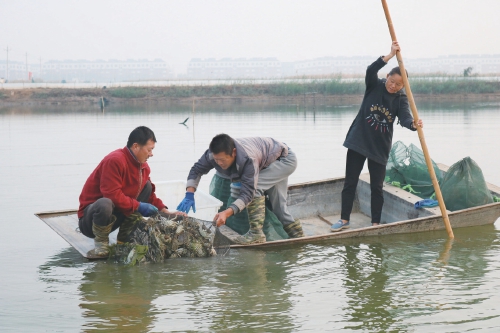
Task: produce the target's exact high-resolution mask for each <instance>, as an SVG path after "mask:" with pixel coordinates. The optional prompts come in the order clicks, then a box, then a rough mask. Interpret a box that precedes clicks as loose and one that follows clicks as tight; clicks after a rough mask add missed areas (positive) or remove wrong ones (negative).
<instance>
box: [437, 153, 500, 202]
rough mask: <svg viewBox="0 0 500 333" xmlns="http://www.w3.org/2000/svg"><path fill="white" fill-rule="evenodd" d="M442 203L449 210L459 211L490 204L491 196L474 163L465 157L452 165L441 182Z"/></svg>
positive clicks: (481, 174)
mask: <svg viewBox="0 0 500 333" xmlns="http://www.w3.org/2000/svg"><path fill="white" fill-rule="evenodd" d="M441 192H442V194H443V199H444V203H445V205H446V208H447V209H449V210H452V211H454V210H460V209H466V208H470V207H475V206H480V205H485V204H489V203H492V202H493V201H494V200H493V195H492V194H491V192H490V190H488V186H487V185H486V182H485V180H484V177H483V172H482V171H481V169H480V168H479V166H478V165H477V163H476V162H474V160H472V159H471V158H470V157H466V158H464V159H462V160H460V161H458V162H457V163H455V164H453V165H452V166H451V167H450V168H449V169H448V171H447V172H446V175H445V176H444V178H443V181H442V182H441Z"/></svg>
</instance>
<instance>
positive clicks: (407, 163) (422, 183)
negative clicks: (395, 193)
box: [385, 141, 443, 198]
mask: <svg viewBox="0 0 500 333" xmlns="http://www.w3.org/2000/svg"><path fill="white" fill-rule="evenodd" d="M432 166H433V168H434V172H435V173H436V179H437V180H438V182H439V183H441V180H442V177H443V176H442V172H441V170H440V169H439V168H438V166H437V165H436V163H434V161H432ZM385 180H386V182H389V183H390V184H392V185H395V186H399V187H401V188H403V189H404V190H407V191H408V192H411V193H413V194H415V195H417V196H419V197H421V198H430V197H431V196H432V195H433V193H434V186H433V185H432V181H431V177H430V175H429V171H428V169H427V164H426V163H425V157H424V153H423V152H422V150H420V149H419V148H418V147H417V146H415V145H414V144H410V146H408V147H407V146H405V144H404V143H402V142H401V141H398V142H396V143H395V144H394V145H393V147H392V149H391V152H390V153H389V160H388V161H387V167H386V179H385Z"/></svg>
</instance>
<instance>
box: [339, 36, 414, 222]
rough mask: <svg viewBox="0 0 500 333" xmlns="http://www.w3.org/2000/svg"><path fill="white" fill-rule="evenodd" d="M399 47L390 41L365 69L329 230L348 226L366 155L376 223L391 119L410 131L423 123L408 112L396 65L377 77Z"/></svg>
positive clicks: (390, 135) (406, 100)
mask: <svg viewBox="0 0 500 333" xmlns="http://www.w3.org/2000/svg"><path fill="white" fill-rule="evenodd" d="M399 50H400V47H399V44H398V42H397V41H394V42H392V45H391V52H390V53H389V54H388V55H386V56H381V57H380V58H378V59H377V60H375V62H374V63H372V64H371V65H370V66H368V68H367V69H366V76H365V84H366V90H365V95H364V97H363V102H362V103H361V107H360V109H359V112H358V115H357V116H356V118H355V119H354V121H353V122H352V124H351V127H350V128H349V131H348V132H347V136H346V139H345V141H344V147H346V148H347V159H346V172H345V182H344V188H343V190H342V211H341V215H340V220H338V221H337V222H335V223H334V224H333V225H332V227H331V230H332V231H340V230H342V229H346V228H349V219H350V215H351V211H352V206H353V202H354V195H355V193H356V186H357V184H358V180H359V175H360V173H361V170H362V169H363V165H364V164H365V160H366V159H368V170H369V172H370V187H371V219H372V225H378V224H380V218H381V215H382V206H383V204H384V197H383V192H382V187H383V184H384V179H385V168H386V165H387V160H388V158H389V152H390V150H391V146H392V134H393V126H394V121H395V120H396V118H398V123H400V124H401V126H404V127H406V128H408V129H410V130H412V131H416V130H417V128H416V126H420V127H423V122H422V119H419V120H418V121H417V122H415V121H414V119H413V117H412V115H411V112H410V109H409V104H408V98H407V97H406V94H405V92H404V89H403V78H402V77H401V71H400V69H399V67H395V68H393V69H392V70H391V71H390V72H389V74H387V78H385V79H379V78H378V74H377V73H378V71H379V70H380V69H381V68H382V67H384V66H385V65H386V64H387V62H388V61H389V60H390V59H391V58H392V57H394V56H395V55H396V52H397V51H399Z"/></svg>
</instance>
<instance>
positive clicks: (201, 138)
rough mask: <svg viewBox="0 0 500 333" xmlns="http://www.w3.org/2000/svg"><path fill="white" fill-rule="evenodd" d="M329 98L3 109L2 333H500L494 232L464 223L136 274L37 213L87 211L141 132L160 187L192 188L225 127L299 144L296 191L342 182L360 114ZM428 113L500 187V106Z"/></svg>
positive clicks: (443, 137) (456, 151)
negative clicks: (111, 159) (71, 240)
mask: <svg viewBox="0 0 500 333" xmlns="http://www.w3.org/2000/svg"><path fill="white" fill-rule="evenodd" d="M320 104H321V103H318V104H317V107H316V109H315V110H313V109H312V108H311V107H309V108H308V109H306V110H304V108H302V107H301V108H298V109H297V107H296V106H279V107H277V106H272V107H268V106H255V107H241V106H224V107H220V108H217V107H202V106H198V107H197V110H196V113H195V114H194V115H193V114H192V112H191V107H187V106H186V107H183V106H181V107H172V106H168V107H160V106H152V107H149V108H140V107H133V108H132V107H129V108H116V109H113V108H109V109H108V110H106V113H105V114H102V113H100V112H98V111H99V110H95V109H91V108H90V107H87V108H85V109H79V108H70V107H68V108H59V109H51V110H49V109H43V108H31V109H27V108H14V107H12V108H4V109H0V142H1V143H2V144H1V145H0V156H2V158H1V160H0V174H1V175H2V177H1V180H0V202H1V203H2V204H1V208H2V213H3V214H2V215H1V216H2V217H1V218H0V221H1V225H2V233H1V234H0V247H1V253H2V255H1V257H0V267H1V268H2V269H1V270H0V281H1V285H2V286H1V288H0V331H2V332H78V331H95V330H103V331H121V332H161V331H182V332H186V331H191V332H198V331H223V332H229V331H240V332H251V331H255V332H273V331H276V332H278V331H279V332H296V331H310V332H319V331H343V332H351V331H361V332H465V331H480V332H498V331H500V310H498V309H497V308H498V304H499V303H500V296H499V292H500V272H498V268H499V266H500V241H499V240H500V238H499V230H498V229H499V228H498V226H496V225H490V226H484V227H476V228H467V229H456V230H454V232H455V236H456V239H455V241H454V242H453V243H450V242H448V241H447V237H446V233H445V232H444V231H443V232H435V233H423V234H413V235H400V236H385V237H379V238H367V239H360V240H356V241H347V240H344V241H335V242H332V241H330V242H324V243H316V244H312V245H302V246H294V247H282V248H273V249H272V250H265V251H262V250H251V251H249V250H232V251H231V253H230V255H229V256H228V257H225V258H222V259H221V258H208V259H195V260H193V259H191V260H187V259H177V260H171V261H168V262H167V263H164V264H157V265H142V266H139V267H132V268H126V267H122V266H117V265H114V264H107V263H105V262H102V261H99V262H90V261H87V260H85V259H83V258H81V256H80V255H79V253H78V252H77V251H75V250H73V249H72V248H71V247H70V246H69V245H68V244H67V243H66V242H65V241H64V240H63V239H62V238H60V237H59V236H57V235H56V234H55V233H54V232H53V231H52V230H51V229H50V228H49V227H48V226H46V225H45V224H44V223H43V222H42V221H40V220H38V218H36V217H35V216H34V215H33V214H34V213H35V212H40V211H47V210H58V209H68V208H77V206H78V195H79V193H80V190H81V188H82V186H83V183H84V181H85V179H86V178H87V177H88V175H89V174H90V172H91V171H92V170H93V169H94V168H95V166H96V165H97V164H98V162H99V161H100V160H101V159H102V157H103V156H104V155H106V154H107V153H109V152H110V151H111V150H114V149H117V148H121V147H123V146H124V145H125V143H126V140H127V137H128V134H129V133H130V131H131V130H132V129H133V128H135V127H136V126H138V125H146V126H149V127H151V128H152V129H153V130H154V131H155V134H156V137H157V140H158V143H157V145H156V149H155V156H154V157H153V158H152V159H151V160H150V165H151V168H152V179H153V181H155V180H176V179H185V178H186V176H187V172H188V170H189V168H190V167H191V165H192V163H193V162H194V161H195V160H197V159H198V157H199V156H200V155H201V154H202V153H203V151H204V150H205V149H206V148H207V146H208V143H209V141H210V139H211V138H212V137H213V136H214V135H215V134H218V133H222V132H226V133H228V134H230V135H233V136H235V137H241V136H257V135H259V136H273V137H275V138H277V139H280V140H283V141H285V142H286V143H287V144H288V145H289V146H290V147H292V149H293V150H294V151H295V152H296V153H297V156H298V158H299V167H298V169H297V171H296V172H295V173H294V174H293V175H292V176H291V179H290V183H297V182H304V181H310V180H318V179H324V178H329V177H338V176H342V175H343V173H344V162H345V153H346V150H345V148H343V147H342V142H343V139H344V137H345V134H346V132H347V129H348V127H349V125H350V124H351V122H352V120H353V118H354V116H355V114H356V111H357V108H358V105H346V106H324V105H320ZM417 104H418V105H419V110H420V116H421V118H423V119H424V122H425V129H424V131H425V138H426V142H427V145H428V147H429V151H430V154H431V156H432V157H433V159H434V160H435V161H437V162H441V163H445V164H448V165H451V164H453V163H454V162H456V161H458V160H460V159H461V158H463V157H466V156H470V157H471V158H472V159H474V160H475V161H476V162H477V163H478V164H479V166H480V167H481V168H482V170H483V173H484V175H485V177H486V178H487V179H488V181H489V182H491V183H495V184H497V185H500V172H499V169H500V157H499V154H498V139H499V135H498V132H499V126H500V125H499V124H500V114H499V112H498V110H499V105H498V103H496V104H495V103H492V104H487V103H486V104H480V103H475V104H464V103H454V104H451V103H450V104H430V103H425V101H421V102H420V103H419V101H418V100H417ZM188 116H189V117H190V119H189V120H188V122H187V124H188V125H189V126H188V127H184V126H183V125H179V124H178V123H179V122H181V121H183V120H184V119H185V118H186V117H188ZM395 132H396V133H395V138H394V141H397V140H402V141H403V142H404V143H405V144H407V145H408V144H410V143H414V144H416V145H419V140H418V137H417V134H416V133H414V132H410V131H408V130H406V129H403V128H401V127H397V128H396V130H395ZM209 181H210V176H206V177H204V178H203V182H202V185H201V187H202V189H204V190H207V189H208V184H209ZM497 224H500V221H499V222H497ZM499 226H500V225H499Z"/></svg>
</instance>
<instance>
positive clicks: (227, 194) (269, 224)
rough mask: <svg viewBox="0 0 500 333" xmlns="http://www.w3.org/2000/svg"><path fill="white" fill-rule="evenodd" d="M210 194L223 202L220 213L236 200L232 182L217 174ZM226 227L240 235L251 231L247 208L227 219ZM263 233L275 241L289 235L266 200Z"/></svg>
mask: <svg viewBox="0 0 500 333" xmlns="http://www.w3.org/2000/svg"><path fill="white" fill-rule="evenodd" d="M210 194H211V195H213V196H214V197H216V198H217V199H219V200H220V201H222V202H223V204H222V206H221V208H220V209H219V212H221V211H223V210H225V209H227V207H229V206H230V205H231V204H232V203H233V202H234V201H235V200H236V199H235V198H233V197H231V181H230V180H229V179H225V178H222V177H220V176H218V175H217V174H216V175H214V177H213V178H212V182H211V183H210ZM226 226H228V227H229V228H231V229H233V230H234V231H236V232H237V233H239V234H240V235H243V234H245V233H246V232H247V231H248V230H249V229H250V223H249V221H248V211H247V209H246V208H245V209H244V210H242V211H241V212H239V213H238V214H235V215H233V216H231V217H230V218H228V219H227V221H226ZM262 231H263V232H264V234H265V235H266V240H267V241H268V242H269V241H274V240H279V239H288V238H289V237H288V234H287V233H286V231H285V230H284V229H283V225H282V224H281V222H280V221H279V220H278V218H277V217H276V215H275V214H274V213H273V212H272V211H271V209H270V204H269V202H268V201H267V200H266V217H265V220H264V227H263V228H262Z"/></svg>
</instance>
